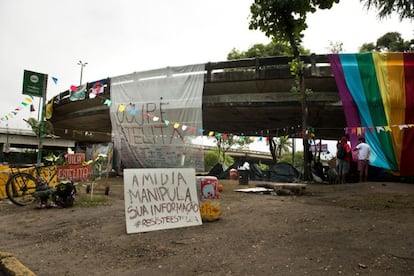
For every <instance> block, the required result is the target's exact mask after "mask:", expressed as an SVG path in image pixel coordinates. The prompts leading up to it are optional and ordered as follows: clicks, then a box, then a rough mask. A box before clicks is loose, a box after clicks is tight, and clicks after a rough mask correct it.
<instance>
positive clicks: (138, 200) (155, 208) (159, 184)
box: [124, 168, 202, 234]
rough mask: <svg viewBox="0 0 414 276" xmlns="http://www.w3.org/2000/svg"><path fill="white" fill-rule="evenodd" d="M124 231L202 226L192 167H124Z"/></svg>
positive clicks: (133, 231)
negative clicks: (125, 229)
mask: <svg viewBox="0 0 414 276" xmlns="http://www.w3.org/2000/svg"><path fill="white" fill-rule="evenodd" d="M124 199H125V219H126V228H127V233H128V234H130V233H138V232H148V231H154V230H161V229H171V228H179V227H186V226H195V225H201V224H202V220H201V216H200V210H199V203H198V194H197V187H196V178H195V170H194V169H189V168H174V169H172V168H171V169H125V170H124Z"/></svg>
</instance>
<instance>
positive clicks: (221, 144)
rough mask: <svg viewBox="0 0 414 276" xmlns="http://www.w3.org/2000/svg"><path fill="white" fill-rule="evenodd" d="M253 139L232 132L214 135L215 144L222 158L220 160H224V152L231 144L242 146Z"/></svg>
mask: <svg viewBox="0 0 414 276" xmlns="http://www.w3.org/2000/svg"><path fill="white" fill-rule="evenodd" d="M252 142H253V141H252V140H251V139H250V138H246V137H244V136H237V135H234V134H220V135H217V136H216V145H217V149H218V152H219V155H220V153H221V155H222V158H221V160H225V159H226V158H225V156H226V152H227V151H228V150H229V149H230V148H231V147H232V146H239V147H243V146H246V145H248V144H250V143H252Z"/></svg>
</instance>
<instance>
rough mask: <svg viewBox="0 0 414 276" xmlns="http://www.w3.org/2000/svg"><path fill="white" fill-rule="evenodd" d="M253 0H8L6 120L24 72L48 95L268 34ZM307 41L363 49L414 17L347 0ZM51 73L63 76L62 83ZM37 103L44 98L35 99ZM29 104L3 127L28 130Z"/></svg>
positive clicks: (405, 29)
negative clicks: (253, 20)
mask: <svg viewBox="0 0 414 276" xmlns="http://www.w3.org/2000/svg"><path fill="white" fill-rule="evenodd" d="M252 2H253V1H252V0H209V1H205V0H203V1H201V0H139V1H138V0H105V1H103V0H59V1H58V0H36V1H34V0H1V1H0V34H1V35H0V62H1V67H0V71H1V72H0V82H1V83H2V89H1V97H2V99H1V101H0V112H2V113H1V114H0V118H1V117H4V116H5V115H7V114H8V113H9V112H11V111H13V110H15V108H17V107H19V106H21V102H22V101H23V100H24V99H25V96H24V95H22V81H23V71H24V70H25V69H26V70H31V71H35V72H40V73H46V74H48V75H49V85H48V92H47V98H48V99H50V98H51V97H52V96H54V95H56V94H58V93H59V92H62V91H65V90H67V89H69V87H70V86H71V85H78V84H79V81H80V66H79V65H77V62H78V61H79V60H81V61H82V62H87V63H88V64H87V65H86V67H85V68H84V72H83V82H84V83H85V82H91V81H95V80H99V79H102V78H106V77H114V76H118V75H123V74H128V73H131V72H134V71H145V70H150V69H155V68H162V67H166V66H179V65H187V64H196V63H206V62H209V61H213V62H214V61H224V60H226V57H227V54H228V53H229V52H230V51H231V50H232V49H233V48H236V49H238V50H241V51H245V50H247V49H248V48H249V47H250V46H252V45H253V44H255V43H268V42H269V39H268V38H266V37H265V36H264V35H263V34H262V33H260V32H258V31H251V30H249V29H248V21H249V6H250V5H251V3H252ZM307 23H308V29H307V31H306V32H305V38H304V43H303V46H304V47H305V48H307V49H310V50H311V51H312V52H314V53H316V54H324V53H327V47H328V46H329V43H330V41H332V42H337V41H341V42H343V44H344V50H345V52H357V51H358V48H359V47H360V46H361V45H362V44H363V43H365V42H374V43H375V41H376V39H377V38H379V37H380V36H382V35H383V34H385V33H387V32H391V31H392V32H394V31H397V32H400V33H401V34H402V36H403V38H404V39H406V40H408V39H411V38H413V37H414V34H413V29H414V28H413V27H412V26H413V25H412V22H410V21H408V20H407V21H403V22H400V21H399V20H398V17H397V16H394V17H393V18H391V19H388V20H383V21H378V20H377V18H376V13H375V12H369V13H368V12H367V11H366V10H365V9H364V8H363V6H362V5H361V4H360V3H359V0H342V1H341V3H340V4H338V5H335V6H334V7H333V8H332V9H331V10H327V11H317V13H315V14H313V15H310V16H309V17H308V21H307ZM50 77H55V78H57V79H58V82H57V84H55V83H54V82H53V81H52V80H51V79H50ZM35 106H36V109H37V103H36V102H35ZM30 115H32V116H34V117H37V113H35V112H34V113H32V114H30V109H29V108H28V107H27V108H25V109H24V110H22V111H19V112H18V114H17V115H16V116H14V118H13V119H11V120H9V121H7V122H5V121H0V127H6V123H8V126H9V127H10V128H26V129H27V128H28V127H27V125H26V124H25V123H24V122H23V118H28V117H29V116H30Z"/></svg>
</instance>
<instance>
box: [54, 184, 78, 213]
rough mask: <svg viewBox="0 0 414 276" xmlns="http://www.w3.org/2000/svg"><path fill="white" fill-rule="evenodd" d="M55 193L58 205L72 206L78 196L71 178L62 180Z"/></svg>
mask: <svg viewBox="0 0 414 276" xmlns="http://www.w3.org/2000/svg"><path fill="white" fill-rule="evenodd" d="M55 188H56V190H55V192H54V193H53V197H54V202H55V204H56V205H57V206H58V207H62V208H67V207H72V206H73V202H74V201H75V198H76V187H75V185H74V184H73V182H72V181H70V180H61V181H60V182H59V184H58V185H56V187H55Z"/></svg>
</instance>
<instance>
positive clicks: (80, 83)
mask: <svg viewBox="0 0 414 276" xmlns="http://www.w3.org/2000/svg"><path fill="white" fill-rule="evenodd" d="M86 64H88V63H87V62H82V61H81V60H79V62H78V65H80V67H81V72H80V81H79V86H80V85H82V75H83V67H85V66H86Z"/></svg>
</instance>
